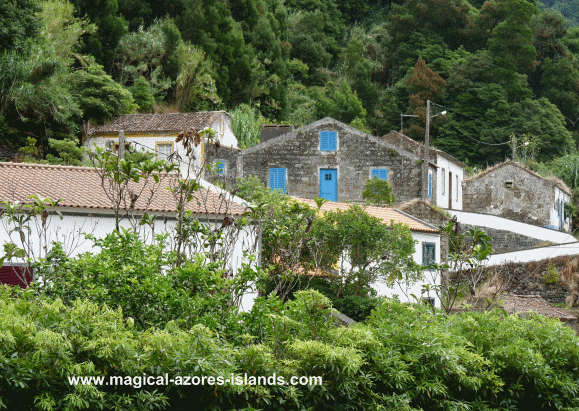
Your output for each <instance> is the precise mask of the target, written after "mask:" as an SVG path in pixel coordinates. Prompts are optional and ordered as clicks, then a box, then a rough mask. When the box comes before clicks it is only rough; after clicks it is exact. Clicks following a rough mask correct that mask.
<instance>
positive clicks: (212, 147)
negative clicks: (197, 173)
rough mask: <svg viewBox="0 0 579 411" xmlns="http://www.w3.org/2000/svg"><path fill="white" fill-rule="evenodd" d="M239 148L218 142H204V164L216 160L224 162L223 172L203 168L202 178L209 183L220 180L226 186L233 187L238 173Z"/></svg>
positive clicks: (212, 162)
mask: <svg viewBox="0 0 579 411" xmlns="http://www.w3.org/2000/svg"><path fill="white" fill-rule="evenodd" d="M240 152H241V150H239V149H237V148H232V147H228V146H221V145H219V144H212V143H207V144H205V164H206V165H211V166H212V167H213V165H214V164H215V163H216V162H218V161H223V162H224V163H225V172H224V173H223V174H214V170H212V171H209V170H205V173H204V178H205V180H207V181H209V182H210V183H216V182H221V183H224V184H225V186H226V187H234V186H235V184H236V179H237V176H238V175H240V174H241V173H240V170H239V167H240V165H239V164H238V163H239V157H240Z"/></svg>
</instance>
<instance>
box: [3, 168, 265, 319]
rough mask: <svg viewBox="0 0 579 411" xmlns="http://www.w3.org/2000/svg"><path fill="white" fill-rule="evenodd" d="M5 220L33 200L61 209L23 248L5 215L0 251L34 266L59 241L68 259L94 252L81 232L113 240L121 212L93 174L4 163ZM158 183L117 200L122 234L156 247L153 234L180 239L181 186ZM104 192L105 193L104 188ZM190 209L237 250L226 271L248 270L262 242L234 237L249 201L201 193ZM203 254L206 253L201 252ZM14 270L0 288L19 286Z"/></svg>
mask: <svg viewBox="0 0 579 411" xmlns="http://www.w3.org/2000/svg"><path fill="white" fill-rule="evenodd" d="M0 175H1V176H2V178H0V213H1V212H2V209H6V206H5V205H2V204H1V203H3V202H8V203H12V204H13V203H15V202H19V203H20V204H30V203H32V202H33V200H32V199H31V198H30V196H38V197H40V198H48V199H51V200H53V201H57V200H58V201H59V202H58V204H57V206H56V207H54V208H53V211H55V212H56V211H58V212H60V213H61V214H62V219H60V218H59V217H58V215H57V214H54V213H52V214H51V215H47V216H45V217H46V219H45V220H44V221H46V226H47V230H46V233H45V234H44V233H43V230H42V228H41V227H42V222H43V219H42V217H41V216H38V217H35V218H33V219H32V220H31V221H30V223H29V224H28V225H29V226H30V229H31V231H30V232H28V230H23V231H24V235H25V241H24V243H22V241H21V238H20V233H19V232H18V231H14V230H13V229H14V228H15V224H13V223H12V222H11V221H9V218H8V215H7V213H4V214H3V215H0V249H2V248H3V246H4V244H6V243H10V242H13V243H15V244H17V245H18V246H19V247H22V248H26V249H27V250H28V251H29V256H31V257H33V258H39V257H45V256H46V254H47V252H48V251H49V249H50V248H51V247H52V242H53V241H58V242H62V243H63V245H64V247H63V248H64V251H65V252H66V253H67V254H69V255H76V254H79V253H83V252H95V249H94V247H93V246H94V244H93V242H92V241H90V240H86V239H85V238H84V236H83V235H81V233H82V232H84V233H88V234H92V235H94V236H95V237H97V238H102V237H104V236H106V235H107V234H109V233H111V232H112V231H113V230H114V229H115V226H116V218H115V207H114V205H113V201H112V200H111V191H110V188H109V185H108V182H105V183H104V184H103V180H102V178H101V175H99V173H98V172H97V170H96V169H95V168H92V167H72V166H59V165H56V166H55V165H46V164H25V163H1V162H0ZM158 176H159V182H156V181H155V180H154V179H153V178H149V179H148V180H147V179H141V180H140V182H139V183H131V184H130V185H129V186H128V187H127V188H126V190H125V191H124V195H123V196H120V197H119V204H120V214H121V216H122V217H124V218H123V219H122V220H121V221H120V227H124V228H136V229H137V230H140V233H141V236H142V238H143V239H144V240H145V241H151V239H152V237H153V234H160V233H162V232H169V233H174V230H175V226H176V224H177V221H176V212H175V210H176V205H177V203H176V200H175V197H174V195H173V193H172V192H171V191H170V190H169V189H170V188H172V187H175V185H176V183H177V174H176V173H169V174H160V175H158ZM103 186H104V187H106V189H105V188H103ZM193 197H194V198H193V199H192V201H189V202H188V203H187V205H186V207H185V209H186V210H187V211H189V212H191V213H192V215H193V216H194V217H196V218H197V220H198V221H199V222H200V223H202V224H205V225H206V226H209V227H210V228H212V229H213V230H214V231H215V230H222V231H223V237H224V238H225V239H230V240H231V247H230V248H229V250H228V251H227V252H226V253H224V259H225V260H226V264H225V266H226V269H228V270H229V271H230V273H235V272H236V271H237V268H239V267H240V266H241V264H242V262H246V261H247V259H246V258H245V257H244V251H249V252H259V251H260V250H259V249H258V247H259V245H260V244H261V242H260V240H259V238H260V234H259V232H258V230H257V227H256V226H253V225H250V226H249V227H247V228H245V229H243V230H241V231H239V232H233V231H234V230H235V229H236V228H235V224H232V223H233V222H234V221H235V220H236V219H239V218H241V217H242V216H243V215H244V213H245V212H246V206H245V204H244V203H243V201H242V200H241V199H239V198H237V197H233V196H232V195H231V194H229V193H227V192H224V191H222V190H218V189H216V188H213V187H210V188H201V189H200V190H199V191H196V192H194V193H193ZM144 213H148V214H149V215H153V214H155V215H157V216H158V217H157V219H155V220H154V230H152V229H151V228H150V227H146V226H140V225H139V222H140V219H141V217H142V216H143V215H144ZM201 251H203V250H201ZM22 263H23V261H22V260H21V259H13V260H12V261H6V262H5V263H4V265H5V266H8V265H19V264H20V265H21V264H22ZM13 271H14V270H13V269H12V268H10V269H6V268H4V269H2V270H0V282H2V280H4V282H11V283H14V282H17V283H18V280H19V279H18V278H16V277H17V276H15V275H14V272H13ZM247 298H248V299H247V300H246V301H244V305H245V306H246V307H245V308H248V307H249V306H251V304H252V298H253V296H249V297H247Z"/></svg>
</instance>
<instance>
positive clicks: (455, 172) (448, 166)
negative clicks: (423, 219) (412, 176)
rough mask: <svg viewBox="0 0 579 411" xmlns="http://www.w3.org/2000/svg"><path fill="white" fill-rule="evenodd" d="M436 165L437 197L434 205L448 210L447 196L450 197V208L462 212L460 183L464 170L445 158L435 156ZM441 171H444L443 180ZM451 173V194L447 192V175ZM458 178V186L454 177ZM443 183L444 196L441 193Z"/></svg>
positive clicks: (438, 155)
mask: <svg viewBox="0 0 579 411" xmlns="http://www.w3.org/2000/svg"><path fill="white" fill-rule="evenodd" d="M436 164H437V165H438V171H437V196H436V205H437V206H439V207H442V208H448V196H449V195H451V196H452V208H453V209H454V210H462V181H463V179H464V170H463V168H462V167H460V166H458V165H456V164H455V163H454V162H452V161H449V160H448V159H447V158H446V157H443V156H442V155H440V154H437V158H436ZM443 169H444V179H443V175H442V173H443ZM449 172H451V173H452V193H449V191H448V187H449V185H448V173H449ZM457 176H458V185H457V183H456V177H457ZM443 181H444V194H443V191H442V188H443V185H442V183H443ZM457 189H458V199H457V197H456V190H457Z"/></svg>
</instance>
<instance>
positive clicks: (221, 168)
mask: <svg viewBox="0 0 579 411" xmlns="http://www.w3.org/2000/svg"><path fill="white" fill-rule="evenodd" d="M217 167H218V168H219V172H218V174H224V173H225V162H224V161H223V160H218V163H217Z"/></svg>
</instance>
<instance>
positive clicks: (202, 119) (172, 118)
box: [86, 111, 228, 136]
mask: <svg viewBox="0 0 579 411" xmlns="http://www.w3.org/2000/svg"><path fill="white" fill-rule="evenodd" d="M224 114H225V115H228V114H227V113H226V112H225V111H198V112H196V113H165V114H125V115H123V116H119V117H117V118H115V119H114V120H112V121H110V122H108V123H106V124H101V125H98V126H95V127H91V128H89V129H88V130H87V132H86V135H87V136H92V135H93V134H97V133H118V132H119V131H121V130H123V131H124V132H125V133H131V132H154V131H174V132H181V131H183V130H189V129H191V128H195V129H197V130H202V129H204V128H207V127H209V126H210V125H211V124H213V123H214V122H215V120H217V119H218V118H219V117H220V116H222V115H224Z"/></svg>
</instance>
